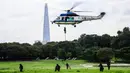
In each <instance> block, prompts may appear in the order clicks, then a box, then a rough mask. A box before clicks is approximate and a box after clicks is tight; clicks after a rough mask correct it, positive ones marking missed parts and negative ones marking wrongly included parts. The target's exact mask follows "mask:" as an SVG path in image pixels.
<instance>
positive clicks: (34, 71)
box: [0, 60, 130, 73]
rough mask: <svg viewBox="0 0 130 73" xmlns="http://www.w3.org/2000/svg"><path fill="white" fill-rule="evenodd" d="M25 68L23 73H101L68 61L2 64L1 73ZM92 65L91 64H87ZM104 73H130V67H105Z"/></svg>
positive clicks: (0, 63) (9, 72) (16, 72)
mask: <svg viewBox="0 0 130 73" xmlns="http://www.w3.org/2000/svg"><path fill="white" fill-rule="evenodd" d="M20 63H21V64H22V65H23V67H24V72H22V73H101V72H99V68H98V67H90V68H85V67H83V66H82V65H81V64H86V63H87V62H86V61H84V60H68V61H60V60H58V61H56V60H40V61H9V62H0V73H20V72H19V64H20ZM66 63H69V64H70V66H71V70H66V68H65V64H66ZM56 64H59V65H60V66H61V71H60V72H54V68H55V65H56ZM87 64H91V63H87ZM102 73H130V67H111V70H110V71H108V70H107V68H106V67H105V70H104V72H102Z"/></svg>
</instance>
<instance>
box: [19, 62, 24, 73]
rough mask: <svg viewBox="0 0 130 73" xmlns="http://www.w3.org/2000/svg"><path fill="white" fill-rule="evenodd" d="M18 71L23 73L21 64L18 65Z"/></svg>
mask: <svg viewBox="0 0 130 73" xmlns="http://www.w3.org/2000/svg"><path fill="white" fill-rule="evenodd" d="M19 70H20V72H23V65H22V64H19Z"/></svg>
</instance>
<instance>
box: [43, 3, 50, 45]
mask: <svg viewBox="0 0 130 73" xmlns="http://www.w3.org/2000/svg"><path fill="white" fill-rule="evenodd" d="M47 42H50V27H49V17H48V6H47V3H45V9H44V24H43V44H46V43H47Z"/></svg>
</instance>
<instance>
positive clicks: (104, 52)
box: [97, 48, 114, 61]
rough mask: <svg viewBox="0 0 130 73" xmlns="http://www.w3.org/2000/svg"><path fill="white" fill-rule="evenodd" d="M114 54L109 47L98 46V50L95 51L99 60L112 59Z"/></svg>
mask: <svg viewBox="0 0 130 73" xmlns="http://www.w3.org/2000/svg"><path fill="white" fill-rule="evenodd" d="M113 56H114V52H113V51H112V49H111V48H100V49H99V50H98V51H97V57H98V58H99V59H100V60H105V61H106V60H110V59H112V58H113Z"/></svg>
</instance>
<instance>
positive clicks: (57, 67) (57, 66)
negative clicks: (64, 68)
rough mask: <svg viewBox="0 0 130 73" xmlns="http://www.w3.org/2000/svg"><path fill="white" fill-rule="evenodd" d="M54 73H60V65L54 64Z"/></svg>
mask: <svg viewBox="0 0 130 73" xmlns="http://www.w3.org/2000/svg"><path fill="white" fill-rule="evenodd" d="M55 71H58V72H59V71H60V65H58V64H56V67H55Z"/></svg>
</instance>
